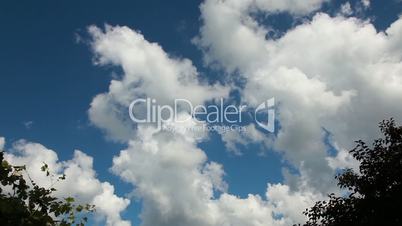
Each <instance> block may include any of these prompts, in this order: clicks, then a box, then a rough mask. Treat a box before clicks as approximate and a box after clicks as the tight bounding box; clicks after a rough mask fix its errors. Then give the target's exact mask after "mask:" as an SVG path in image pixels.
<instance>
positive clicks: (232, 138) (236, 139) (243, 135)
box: [221, 124, 273, 155]
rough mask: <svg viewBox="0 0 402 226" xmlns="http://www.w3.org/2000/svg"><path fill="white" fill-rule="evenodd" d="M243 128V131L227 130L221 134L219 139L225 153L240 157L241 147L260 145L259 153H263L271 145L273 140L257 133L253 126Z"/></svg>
mask: <svg viewBox="0 0 402 226" xmlns="http://www.w3.org/2000/svg"><path fill="white" fill-rule="evenodd" d="M244 128H245V129H244V130H229V131H227V132H224V133H221V138H222V141H223V143H224V144H225V147H226V150H227V151H229V152H232V153H233V154H235V155H242V152H241V148H240V147H241V146H243V147H244V146H247V145H249V144H259V145H261V153H263V152H265V151H266V149H267V148H269V147H270V146H271V145H272V144H271V142H272V139H273V138H272V137H268V136H267V135H266V134H264V133H262V132H260V131H258V130H257V129H256V128H255V125H254V124H250V125H248V126H245V127H244Z"/></svg>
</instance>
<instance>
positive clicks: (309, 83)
mask: <svg viewBox="0 0 402 226" xmlns="http://www.w3.org/2000/svg"><path fill="white" fill-rule="evenodd" d="M237 3H238V2H237V1H234V0H233V1H230V0H228V1H224V2H221V1H214V0H207V1H206V2H205V3H204V4H203V5H202V6H201V11H202V20H203V26H202V28H201V29H200V36H199V37H198V38H197V44H198V45H199V46H200V48H201V49H202V50H203V51H204V54H205V61H206V62H207V63H214V64H215V65H216V64H218V65H220V66H221V67H222V68H224V69H225V70H226V71H227V72H229V73H230V72H233V71H238V72H239V73H240V74H241V75H243V77H244V78H246V79H247V85H246V87H245V89H244V90H243V92H242V96H243V101H245V102H248V103H253V104H255V105H256V104H257V103H261V102H262V101H264V100H267V99H269V98H272V97H275V99H276V100H277V102H278V103H279V109H278V111H279V113H278V118H279V121H280V124H281V125H280V127H281V129H280V131H279V133H278V135H277V138H276V139H275V141H274V143H273V147H274V149H276V150H279V151H281V152H283V153H284V154H285V155H284V157H285V158H286V159H287V160H289V161H290V162H291V163H293V164H294V165H295V166H296V167H297V168H298V169H299V170H302V169H303V173H304V174H305V179H304V181H309V182H308V183H309V184H310V185H311V186H313V187H315V188H317V189H318V190H320V191H322V192H327V191H328V190H331V189H333V186H332V185H333V183H331V181H333V179H332V175H333V172H334V171H333V169H332V168H331V167H330V166H329V165H328V161H327V159H326V157H327V153H326V145H325V143H324V137H325V132H324V130H323V128H325V129H326V130H328V131H329V132H330V133H331V134H333V139H334V142H336V143H337V144H338V145H339V148H340V149H339V151H341V150H343V149H346V150H349V149H350V148H352V147H353V145H354V144H353V141H354V140H357V139H364V140H368V141H369V140H372V139H374V138H376V137H377V136H378V135H379V134H378V129H377V123H378V122H380V121H381V120H383V119H386V118H389V117H394V118H396V120H397V121H401V120H402V118H401V115H402V106H401V105H395V103H399V102H401V101H402V77H401V75H402V63H401V57H402V55H401V54H400V53H401V45H400V43H401V40H402V39H401V37H402V22H401V21H402V19H399V20H397V21H395V22H394V23H393V24H392V25H391V26H390V28H389V29H387V30H386V32H385V33H383V32H377V31H376V29H375V28H374V26H373V25H372V24H370V23H369V22H367V21H361V20H359V19H356V18H344V17H330V16H328V15H326V14H323V13H317V14H316V15H315V16H314V18H313V19H312V20H311V21H306V22H304V23H303V24H300V25H298V26H296V27H294V28H293V29H291V30H289V31H288V32H287V33H285V34H284V35H283V36H282V37H281V38H279V39H277V40H270V39H266V34H267V29H266V28H265V27H264V26H263V25H260V24H258V22H257V21H256V20H255V19H253V18H252V17H251V16H250V11H247V10H244V9H247V8H248V7H250V5H251V4H252V3H251V2H244V3H243V4H242V7H234V6H233V5H236V4H237ZM247 4H248V5H247ZM254 7H259V6H258V5H257V6H255V5H254ZM260 9H261V10H262V11H264V10H266V9H265V8H263V7H260ZM222 34H225V35H222ZM244 43H247V45H244ZM329 185H331V186H329Z"/></svg>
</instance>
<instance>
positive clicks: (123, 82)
mask: <svg viewBox="0 0 402 226" xmlns="http://www.w3.org/2000/svg"><path fill="white" fill-rule="evenodd" d="M88 31H89V34H90V35H91V36H92V50H93V52H94V54H95V59H94V60H95V63H96V64H97V65H114V66H119V67H121V69H122V70H123V75H121V78H116V79H114V80H112V81H111V82H110V85H109V90H108V92H107V93H102V94H99V95H97V96H96V97H95V98H94V99H93V101H92V103H91V108H90V109H89V117H90V120H91V121H92V123H93V124H95V125H96V126H98V127H99V128H101V129H103V130H105V131H106V132H107V135H108V136H109V137H110V138H112V139H115V140H120V141H123V142H125V141H128V140H129V139H130V138H132V137H133V135H134V134H135V128H133V123H132V122H131V121H130V119H129V118H127V111H128V110H127V109H128V106H129V105H130V103H131V102H132V101H134V100H135V99H137V98H143V97H150V98H154V99H156V100H157V101H158V103H159V104H164V105H165V104H166V105H172V104H173V101H174V99H180V98H186V99H187V100H189V101H191V103H193V104H194V105H197V104H202V103H203V102H204V101H206V100H210V99H213V98H218V97H219V98H220V97H225V96H227V94H228V91H229V89H228V88H226V87H223V86H220V85H208V84H206V83H205V82H202V81H201V80H200V78H199V73H198V72H197V69H196V68H195V67H194V66H193V64H192V62H191V61H190V60H189V59H181V58H174V57H171V56H169V55H168V54H167V53H166V52H165V51H163V49H162V47H161V46H159V45H158V44H157V43H151V42H148V41H147V40H145V39H144V36H143V35H142V34H141V33H140V32H137V31H134V30H131V29H130V28H128V27H120V26H115V27H112V26H108V25H106V27H105V30H104V31H103V30H101V29H100V28H98V27H95V26H91V27H89V29H88Z"/></svg>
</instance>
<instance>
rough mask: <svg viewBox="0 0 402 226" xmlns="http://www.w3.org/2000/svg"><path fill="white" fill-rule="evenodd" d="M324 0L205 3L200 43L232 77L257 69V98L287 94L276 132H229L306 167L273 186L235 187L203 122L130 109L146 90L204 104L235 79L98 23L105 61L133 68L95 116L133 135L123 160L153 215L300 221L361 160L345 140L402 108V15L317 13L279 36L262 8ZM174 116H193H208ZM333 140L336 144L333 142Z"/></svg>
mask: <svg viewBox="0 0 402 226" xmlns="http://www.w3.org/2000/svg"><path fill="white" fill-rule="evenodd" d="M323 2H324V1H308V2H307V4H303V5H301V4H298V3H297V1H259V0H257V1H251V0H246V1H238V0H227V1H218V0H206V1H205V2H204V3H203V4H202V5H201V7H200V9H201V18H202V22H203V25H202V27H201V28H200V34H199V36H198V37H197V38H196V39H195V43H196V44H197V45H198V47H199V48H200V49H201V50H202V51H203V53H204V60H205V63H206V65H208V66H211V67H214V68H216V66H219V67H220V68H221V69H223V70H224V71H225V72H226V74H227V75H226V76H229V78H228V77H226V78H228V83H229V82H230V76H231V75H234V74H240V75H241V76H242V77H243V78H244V79H245V80H246V85H245V87H244V89H243V88H239V89H240V90H241V98H242V101H244V102H247V103H248V104H251V105H254V106H256V105H257V104H259V103H261V102H262V101H265V100H267V99H270V98H272V97H275V99H276V101H277V102H278V103H279V107H278V112H279V113H278V119H279V124H280V130H279V131H278V134H277V135H276V137H275V139H272V140H271V139H270V138H267V137H265V136H264V135H263V134H261V133H260V132H259V131H258V130H255V128H254V127H253V126H249V127H250V129H251V131H252V132H251V133H247V134H245V135H241V134H236V133H228V134H224V135H222V139H223V141H224V142H225V143H226V145H227V147H228V148H229V149H231V150H232V151H234V152H235V153H237V152H238V150H237V148H236V147H237V146H236V145H237V144H241V145H247V144H248V143H255V142H260V143H263V144H264V145H265V146H266V147H267V148H269V149H272V150H275V151H278V152H281V153H282V154H283V157H284V158H285V160H286V161H288V162H289V163H290V164H291V165H292V166H294V167H295V168H296V169H297V170H298V174H297V175H295V174H292V173H289V170H288V169H287V168H284V170H283V174H284V176H285V178H286V180H285V182H284V183H279V184H268V185H267V192H266V195H265V196H264V197H261V196H260V195H256V194H250V195H249V196H248V197H246V198H240V197H236V196H235V195H232V194H229V193H227V188H228V186H229V185H228V184H227V183H226V182H225V181H224V174H225V172H224V166H223V165H221V164H219V163H216V162H210V161H209V160H208V158H207V156H206V154H205V152H204V151H203V150H201V149H200V148H199V147H198V146H197V144H198V142H199V138H200V137H199V136H200V134H197V137H196V134H194V133H190V132H188V131H186V130H183V131H181V132H178V133H177V132H176V133H174V132H172V131H159V130H155V128H153V127H152V126H148V125H133V126H132V123H131V122H129V121H128V120H129V119H128V114H127V108H128V105H129V103H130V101H132V100H133V99H135V98H138V97H152V98H156V99H157V100H158V102H160V103H162V104H171V103H170V102H171V101H172V100H173V99H174V98H183V97H185V98H187V99H189V100H190V101H192V102H193V103H196V104H200V103H203V102H205V101H207V100H211V99H214V98H218V97H225V96H227V95H228V91H229V87H233V86H234V84H230V85H229V87H223V86H220V85H210V84H206V83H203V82H202V79H200V77H199V73H198V72H197V70H196V68H195V67H194V66H193V65H192V63H191V61H190V60H188V59H178V58H173V57H171V56H169V55H168V54H167V53H166V52H165V51H164V50H163V49H162V47H161V46H160V45H159V44H157V43H151V42H148V41H147V40H146V39H145V38H144V37H143V36H142V35H141V34H140V32H138V31H134V30H132V29H130V28H128V27H120V26H116V27H112V26H106V28H105V29H104V30H102V29H100V28H97V27H90V28H89V33H90V34H91V36H92V49H93V51H94V54H95V62H96V63H97V64H99V65H114V66H118V67H121V68H122V70H123V74H122V75H121V77H119V78H116V79H114V80H112V81H111V83H110V86H109V90H108V91H107V92H106V93H103V94H99V95H98V96H96V97H95V98H94V100H93V101H92V104H91V108H90V110H89V116H90V119H91V121H92V122H93V123H94V124H95V125H96V126H98V127H99V128H101V129H103V130H105V131H106V132H107V134H108V136H109V137H111V138H112V139H115V140H120V141H123V142H125V143H127V144H128V146H127V148H125V149H124V150H122V151H121V152H120V154H119V155H117V156H115V157H114V159H113V166H112V171H113V172H114V173H115V174H117V175H119V176H120V177H121V178H122V179H123V180H125V181H127V182H129V183H131V184H133V185H134V187H135V190H134V195H135V196H136V197H137V198H139V199H141V200H142V203H143V206H142V212H141V215H140V217H141V219H142V225H143V226H165V225H166V226H167V225H177V226H180V225H183V226H185V225H195V226H197V225H200V226H222V225H224V226H225V225H227V226H229V225H231V226H236V225H239V226H240V225H241V226H248V225H250V226H257V225H289V224H293V223H300V222H302V221H303V220H304V216H303V215H302V214H301V212H302V210H304V209H305V208H306V207H309V206H311V205H312V204H313V203H314V201H315V200H318V199H323V197H324V196H325V194H326V193H328V192H337V191H338V190H336V188H335V183H334V180H333V174H334V172H335V170H336V169H337V168H340V167H345V166H347V167H355V166H356V162H354V161H353V160H352V159H351V157H350V155H348V153H347V152H346V151H345V150H348V149H350V148H351V147H352V146H353V140H356V139H360V138H362V139H365V140H371V139H373V138H375V137H377V135H378V133H377V132H376V131H377V123H378V122H379V121H381V120H382V119H386V118H389V117H395V118H396V119H397V120H402V118H400V117H401V115H402V106H401V105H397V104H395V103H400V102H401V101H402V99H401V98H402V77H401V74H402V73H401V72H402V63H401V58H402V54H401V47H400V43H401V41H402V19H398V20H397V21H395V22H394V23H393V24H392V25H391V26H390V27H389V28H388V29H387V30H386V31H384V32H379V31H377V30H376V29H375V28H374V26H373V25H372V24H370V23H369V22H367V21H362V20H360V19H357V18H348V17H345V16H342V15H340V16H335V17H331V16H329V15H327V14H325V13H316V14H315V16H314V17H312V18H311V19H309V20H308V21H305V22H304V23H302V24H299V25H297V26H296V27H294V28H292V29H290V30H289V31H287V32H286V33H285V34H284V35H283V36H282V37H279V38H278V39H275V40H273V39H268V38H267V37H268V35H267V34H268V30H269V29H268V28H267V27H265V26H264V25H262V24H259V22H258V21H257V19H256V18H254V17H253V16H254V15H255V14H254V13H255V12H259V13H264V14H272V13H275V12H282V11H287V12H290V13H291V14H294V15H296V16H300V15H303V14H309V13H311V12H314V11H316V10H317V9H319V8H320V6H321V4H322V3H323ZM185 114H186V113H185V112H183V115H185ZM369 122H371V123H369ZM168 124H169V126H173V127H182V128H183V127H184V128H188V127H193V126H194V125H195V124H196V123H195V122H192V121H190V122H187V124H185V125H178V124H176V123H175V122H168ZM207 136H208V134H201V138H204V139H207ZM331 148H332V149H335V150H336V151H337V155H336V156H330V155H329V154H328V153H327V151H328V150H329V149H331Z"/></svg>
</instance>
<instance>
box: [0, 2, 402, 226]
mask: <svg viewBox="0 0 402 226" xmlns="http://www.w3.org/2000/svg"><path fill="white" fill-rule="evenodd" d="M347 2H350V5H351V7H352V10H353V12H352V13H351V14H350V15H347V16H346V15H345V16H344V17H345V18H347V17H357V18H358V19H359V20H367V21H369V22H367V23H371V24H373V25H374V26H375V28H376V29H377V32H380V31H385V30H386V29H387V28H388V27H389V26H390V25H391V24H392V23H393V22H395V21H396V20H398V16H399V14H400V13H401V11H402V3H401V2H400V1H399V2H398V1H394V0H387V1H384V0H382V1H381V0H372V1H371V3H370V6H369V7H368V8H367V9H361V11H359V9H360V8H363V3H362V2H361V1H357V0H356V1H328V2H325V3H323V5H321V6H320V7H319V8H317V9H315V10H313V11H312V12H309V13H308V14H304V15H293V14H292V12H286V10H284V12H280V13H266V12H262V13H261V15H257V16H256V21H259V25H260V26H262V27H270V28H272V31H273V32H274V33H276V35H277V37H276V38H277V39H280V38H281V37H282V36H284V35H285V34H287V33H288V32H289V31H290V30H292V29H293V28H295V27H297V26H299V25H300V24H303V23H305V21H310V20H312V18H313V16H314V15H315V12H316V11H321V12H324V13H328V14H329V15H330V17H331V18H333V17H335V16H336V15H338V14H339V12H340V8H341V5H343V4H345V3H347ZM200 4H201V1H195V0H187V1H176V0H175V1H157V0H152V1H116V2H111V1H96V2H95V1H92V2H91V1H39V2H38V1H3V2H2V3H0V26H1V30H2V32H1V35H0V62H1V64H0V65H1V72H0V78H1V82H0V105H1V111H0V136H2V137H5V138H6V141H7V142H6V149H7V148H10V149H11V146H12V143H14V142H16V141H18V140H20V139H26V140H28V141H30V142H37V143H41V144H43V145H44V146H46V147H47V148H49V149H52V150H54V151H56V152H57V155H58V156H59V159H60V160H68V159H71V158H72V156H73V152H74V150H75V149H79V150H82V151H83V152H85V153H86V154H88V155H89V156H92V157H93V158H94V170H95V171H96V172H97V178H98V179H99V180H100V181H109V182H110V183H111V184H113V185H114V187H115V189H116V194H117V195H118V196H121V197H124V196H126V195H128V194H130V193H131V191H132V189H133V184H130V183H128V182H124V181H123V180H122V179H121V177H120V176H119V175H117V174H116V173H112V172H111V171H110V167H112V165H113V163H112V158H113V157H115V156H117V155H119V152H120V150H122V149H126V148H127V143H125V142H117V141H113V140H111V139H110V138H108V137H107V135H105V133H104V131H102V129H100V128H99V126H97V125H96V123H93V122H91V120H90V118H89V116H88V110H89V109H90V103H91V102H92V100H93V98H94V97H95V96H96V95H98V94H100V93H104V92H108V87H109V83H110V81H111V79H113V78H114V76H115V74H117V75H120V76H121V75H122V74H124V73H125V72H124V70H122V69H121V67H119V65H110V64H109V65H105V66H100V65H94V59H95V55H94V50H92V49H91V48H92V47H91V45H92V44H93V43H94V42H95V41H94V39H96V38H93V37H92V35H91V34H90V33H89V32H88V30H87V28H88V26H90V25H95V26H98V27H99V28H103V26H104V24H109V25H111V26H116V25H120V26H127V27H129V28H131V29H132V30H134V31H137V32H140V33H141V34H142V35H143V36H144V38H145V39H146V40H147V41H148V42H155V43H158V44H159V45H160V46H161V47H162V48H163V50H164V51H165V52H166V53H168V54H169V56H170V57H172V58H188V59H190V60H191V61H192V64H193V65H194V67H196V68H197V70H198V71H199V77H200V79H206V80H209V81H210V82H211V83H212V82H215V81H220V82H221V84H223V85H228V86H229V84H230V82H229V80H228V79H227V78H228V77H234V76H238V74H240V75H243V74H247V73H248V72H250V71H249V68H245V69H243V68H241V65H242V64H241V63H239V64H238V65H240V66H239V67H238V68H236V71H235V72H233V71H230V70H229V69H228V68H229V67H230V65H229V66H227V65H225V62H227V61H225V59H223V60H221V59H219V56H211V58H214V59H215V60H216V61H218V62H220V60H221V63H218V64H221V65H220V67H219V68H218V69H217V68H216V67H214V66H211V65H206V64H205V61H204V59H205V56H206V55H208V54H211V55H213V53H205V52H203V51H208V50H206V49H205V47H203V46H202V45H200V44H196V43H195V42H194V41H193V38H194V37H196V36H198V37H199V36H201V37H202V38H203V37H204V34H203V33H202V32H200V28H201V27H202V26H203V24H204V23H205V21H204V20H203V16H202V15H201V12H200V8H199V7H200ZM257 18H259V19H258V20H257ZM204 19H205V18H204ZM289 29H290V30H289ZM105 32H106V31H105ZM340 32H341V33H342V31H340ZM268 34H270V33H268ZM220 35H222V36H224V35H225V32H224V31H222V34H220ZM335 39H336V38H335ZM206 42H208V43H212V46H213V41H210V40H207V41H206ZM91 43H92V44H91ZM238 45H244V43H239V44H238ZM318 45H319V43H318ZM368 45H370V43H368ZM398 47H399V48H401V44H400V43H399V45H397V46H396V47H394V48H395V49H397V48H398ZM212 48H213V47H212ZM295 51H297V50H295ZM215 53H216V52H215ZM376 53H377V52H376ZM100 54H102V53H100ZM222 62H223V63H222ZM236 63H237V62H235V63H233V64H236ZM320 63H321V62H317V64H320ZM334 63H339V62H334ZM395 67H396V66H395ZM396 68H397V67H396ZM242 70H243V71H242ZM301 70H302V71H303V72H305V73H306V74H308V73H309V72H308V69H301ZM345 70H346V69H345ZM395 70H397V69H395ZM340 71H341V70H340ZM343 72H344V71H342V73H343ZM323 73H325V72H323ZM373 73H374V72H373ZM236 74H237V75H236ZM247 76H248V75H246V78H245V80H246V81H249V80H250V78H247ZM332 81H333V80H331V82H332ZM335 81H336V80H335ZM326 84H327V86H328V87H330V88H331V87H335V86H336V84H338V83H336V82H333V83H330V82H327V83H326ZM356 86H358V85H356ZM345 89H346V88H345ZM356 89H357V88H356ZM336 90H337V91H334V92H335V93H337V92H338V91H339V90H342V89H336ZM240 92H241V91H240ZM339 92H340V91H339ZM362 93H364V92H362ZM241 95H242V94H240V96H241ZM277 95H281V93H279V94H277ZM318 95H319V94H318ZM390 95H391V94H390ZM392 95H394V94H392ZM392 95H391V96H392ZM395 95H396V94H395ZM284 96H286V95H284ZM395 98H396V99H397V98H398V95H396V97H395ZM243 99H245V98H243ZM286 100H287V99H282V100H281V101H280V102H281V103H282V102H285V101H286ZM328 102H330V100H328ZM325 106H326V105H325ZM387 106H388V105H387ZM324 108H326V107H324ZM327 108H329V107H327ZM319 109H321V108H319ZM389 109H390V111H389V112H392V114H394V113H395V112H398V111H399V110H398V109H394V108H392V107H389ZM278 111H279V112H281V113H284V112H285V111H281V109H280V107H279V109H278ZM317 111H319V110H317ZM384 111H387V108H386V107H385V108H384ZM314 112H315V111H314ZM386 116H388V115H387V114H381V112H378V113H376V117H378V118H382V117H386ZM313 117H315V116H313ZM399 117H400V115H399ZM368 118H369V119H373V117H371V116H370V117H368ZM374 118H375V117H374ZM375 119H376V118H375ZM397 119H398V118H397ZM320 122H321V121H320ZM278 123H279V124H282V123H281V122H278ZM313 123H315V122H312V123H311V124H313ZM376 123H377V122H374V124H376ZM321 126H322V127H323V128H325V129H328V131H329V132H330V133H332V132H333V131H332V130H331V124H325V123H324V124H323V125H321ZM374 126H375V125H374ZM335 130H336V129H334V131H335ZM362 130H363V129H362ZM301 133H303V132H301ZM334 134H335V135H334V136H335V138H334V139H335V140H336V139H337V138H336V137H337V135H336V134H337V133H336V132H334ZM355 134H358V131H357V132H354V133H353V135H355ZM265 135H266V133H265ZM371 135H372V134H369V135H367V136H365V135H363V137H368V138H369V137H371ZM318 139H319V138H318ZM339 139H340V140H341V139H342V138H339ZM338 144H342V142H339V143H338ZM197 146H198V147H199V148H200V149H201V150H203V151H204V152H205V154H206V155H207V156H208V160H209V161H214V162H217V163H220V164H222V165H223V167H224V170H225V173H226V174H225V176H224V177H223V178H224V180H225V181H226V182H227V184H228V185H229V187H228V190H227V192H228V193H230V194H233V195H235V196H238V197H240V198H247V196H248V194H258V195H260V196H265V193H266V191H267V188H266V186H267V183H272V184H276V183H285V182H284V181H285V179H284V168H291V169H292V170H293V169H296V171H299V170H300V169H299V167H300V165H298V164H296V163H292V161H295V160H294V159H292V158H287V157H286V153H287V152H286V151H276V150H275V149H277V147H278V146H265V145H264V144H263V142H261V141H259V142H250V143H247V144H245V145H241V144H240V145H237V146H238V147H239V149H240V152H242V153H243V154H242V155H236V154H233V153H232V152H230V151H228V150H227V147H225V143H224V142H223V141H222V139H221V137H220V135H218V134H211V135H210V139H208V140H206V141H203V142H201V143H198V144H197ZM346 147H348V146H347V145H345V148H346ZM261 149H265V150H266V151H264V153H263V154H261V151H259V150H261ZM278 149H280V148H278ZM326 151H328V150H323V152H326ZM338 151H340V150H338ZM284 155H285V157H284ZM313 161H314V160H313ZM317 161H318V160H317ZM296 162H297V161H296ZM313 165H314V164H313ZM286 181H287V180H286ZM289 181H290V180H289ZM286 183H289V184H291V182H286ZM134 187H135V186H134ZM138 199H141V197H137V198H133V199H132V202H131V204H130V205H129V207H128V208H127V209H126V210H124V211H123V213H122V216H123V218H124V219H127V220H131V222H132V225H139V224H140V219H139V218H138V215H139V213H140V212H141V206H142V204H141V203H140V202H138V201H136V200H138ZM268 199H269V198H268ZM101 224H102V223H101Z"/></svg>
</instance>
